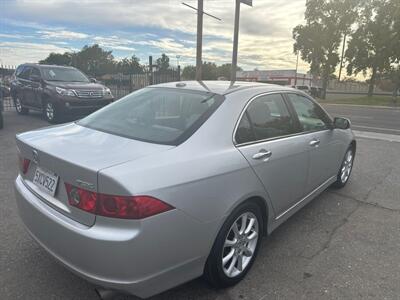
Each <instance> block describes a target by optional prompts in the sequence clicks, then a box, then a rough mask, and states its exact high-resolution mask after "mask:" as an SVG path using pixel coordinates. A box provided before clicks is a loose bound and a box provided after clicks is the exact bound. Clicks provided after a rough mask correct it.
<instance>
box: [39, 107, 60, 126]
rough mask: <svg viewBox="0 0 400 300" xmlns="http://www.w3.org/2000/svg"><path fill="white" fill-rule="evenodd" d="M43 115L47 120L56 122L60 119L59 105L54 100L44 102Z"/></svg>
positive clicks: (52, 122)
mask: <svg viewBox="0 0 400 300" xmlns="http://www.w3.org/2000/svg"><path fill="white" fill-rule="evenodd" d="M42 110H43V111H42V112H43V116H44V118H45V119H46V121H47V122H49V123H51V124H56V123H57V122H58V120H59V115H58V110H57V107H56V106H55V105H54V103H53V102H50V101H47V102H44V103H43V109H42Z"/></svg>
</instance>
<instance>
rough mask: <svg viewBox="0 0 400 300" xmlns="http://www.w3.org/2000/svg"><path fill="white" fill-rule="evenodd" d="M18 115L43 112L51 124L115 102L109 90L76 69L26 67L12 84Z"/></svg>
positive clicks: (16, 72) (35, 65)
mask: <svg viewBox="0 0 400 300" xmlns="http://www.w3.org/2000/svg"><path fill="white" fill-rule="evenodd" d="M11 96H12V98H13V100H14V104H15V108H16V110H17V112H18V114H21V115H23V114H27V113H28V112H29V110H30V109H32V110H39V111H42V112H43V116H44V117H45V119H46V120H47V121H48V122H50V123H56V122H58V121H60V120H61V119H63V117H66V116H68V115H79V116H80V115H88V114H90V113H92V112H94V111H96V110H98V109H99V108H102V107H104V106H106V105H107V104H109V103H111V102H112V101H113V99H114V98H113V95H112V93H111V91H110V89H109V88H107V87H105V86H104V85H102V84H99V83H98V82H96V80H95V79H90V78H88V77H87V76H86V75H85V74H83V73H82V72H81V71H79V70H78V69H76V68H73V67H65V66H54V65H40V64H23V65H20V66H19V67H18V68H17V69H16V71H15V74H14V79H13V80H12V82H11Z"/></svg>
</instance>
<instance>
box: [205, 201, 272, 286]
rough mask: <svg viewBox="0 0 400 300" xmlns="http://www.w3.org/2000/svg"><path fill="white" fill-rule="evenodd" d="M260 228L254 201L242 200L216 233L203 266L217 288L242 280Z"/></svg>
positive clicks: (253, 258)
mask: <svg viewBox="0 0 400 300" xmlns="http://www.w3.org/2000/svg"><path fill="white" fill-rule="evenodd" d="M244 218H246V221H244ZM263 230H264V228H263V218H262V215H261V211H260V208H259V206H258V205H257V204H255V203H254V202H245V203H243V204H241V205H240V206H238V207H237V208H236V209H235V210H234V211H233V212H232V214H231V215H230V216H229V217H228V218H227V220H226V221H225V223H224V225H223V226H222V228H221V230H220V231H219V233H218V235H217V238H216V240H215V242H214V245H213V247H212V250H211V252H210V255H209V257H208V259H207V262H206V266H205V268H204V277H205V279H206V280H207V281H208V282H209V283H211V284H212V285H213V286H214V287H217V288H224V287H229V286H232V285H235V284H237V283H238V282H239V281H241V280H242V279H243V278H244V277H245V276H246V274H247V272H248V271H249V270H250V268H251V266H252V265H253V263H254V260H255V258H256V256H257V252H258V249H259V247H260V244H261V237H262V236H263Z"/></svg>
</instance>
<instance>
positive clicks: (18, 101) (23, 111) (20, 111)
mask: <svg viewBox="0 0 400 300" xmlns="http://www.w3.org/2000/svg"><path fill="white" fill-rule="evenodd" d="M14 106H15V110H16V111H17V113H18V114H19V115H26V114H28V113H29V109H28V108H26V107H23V106H22V101H21V99H20V98H19V97H18V96H17V97H15V99H14Z"/></svg>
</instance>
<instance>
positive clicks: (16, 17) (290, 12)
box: [0, 0, 309, 72]
mask: <svg viewBox="0 0 400 300" xmlns="http://www.w3.org/2000/svg"><path fill="white" fill-rule="evenodd" d="M182 1H185V2H186V3H187V4H189V5H192V6H197V1H196V0H70V1H67V0H0V65H1V64H3V65H18V64H21V63H25V62H37V61H39V60H41V59H44V58H46V57H47V55H48V54H49V53H51V52H56V53H64V52H65V51H79V50H80V49H81V48H82V47H83V46H84V45H92V44H99V45H100V46H101V47H102V48H104V49H106V50H112V53H113V55H114V57H115V58H116V59H121V58H124V57H129V56H132V55H133V54H135V55H136V56H137V57H139V58H140V60H141V62H142V63H147V61H148V56H149V55H152V56H153V57H154V58H155V59H156V58H157V57H159V56H160V55H161V54H162V53H165V54H167V55H168V56H169V57H170V63H171V64H172V65H174V64H177V63H178V60H179V64H180V65H182V66H185V65H189V64H191V65H194V64H195V57H196V25H197V23H196V22H197V21H196V20H197V16H196V12H195V11H194V10H192V9H190V8H188V7H186V6H184V5H182V3H181V2H182ZM305 2H306V0H253V7H249V6H246V5H243V4H242V5H241V15H240V34H239V54H238V65H239V66H240V67H242V68H243V69H244V70H253V69H255V68H257V69H259V70H263V69H295V66H296V55H295V54H293V39H292V30H293V28H294V27H295V26H296V25H298V24H301V23H304V12H305ZM234 4H235V0H204V11H205V12H207V13H210V14H213V15H215V16H217V17H219V18H221V19H222V21H218V20H215V19H213V18H210V17H208V16H204V29H203V61H211V62H215V63H217V64H223V63H229V62H231V57H232V37H233V23H234V6H235V5H234ZM177 56H178V57H179V58H177ZM308 69H309V66H308V64H307V63H305V62H303V61H301V60H300V63H299V71H302V72H306V71H308Z"/></svg>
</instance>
